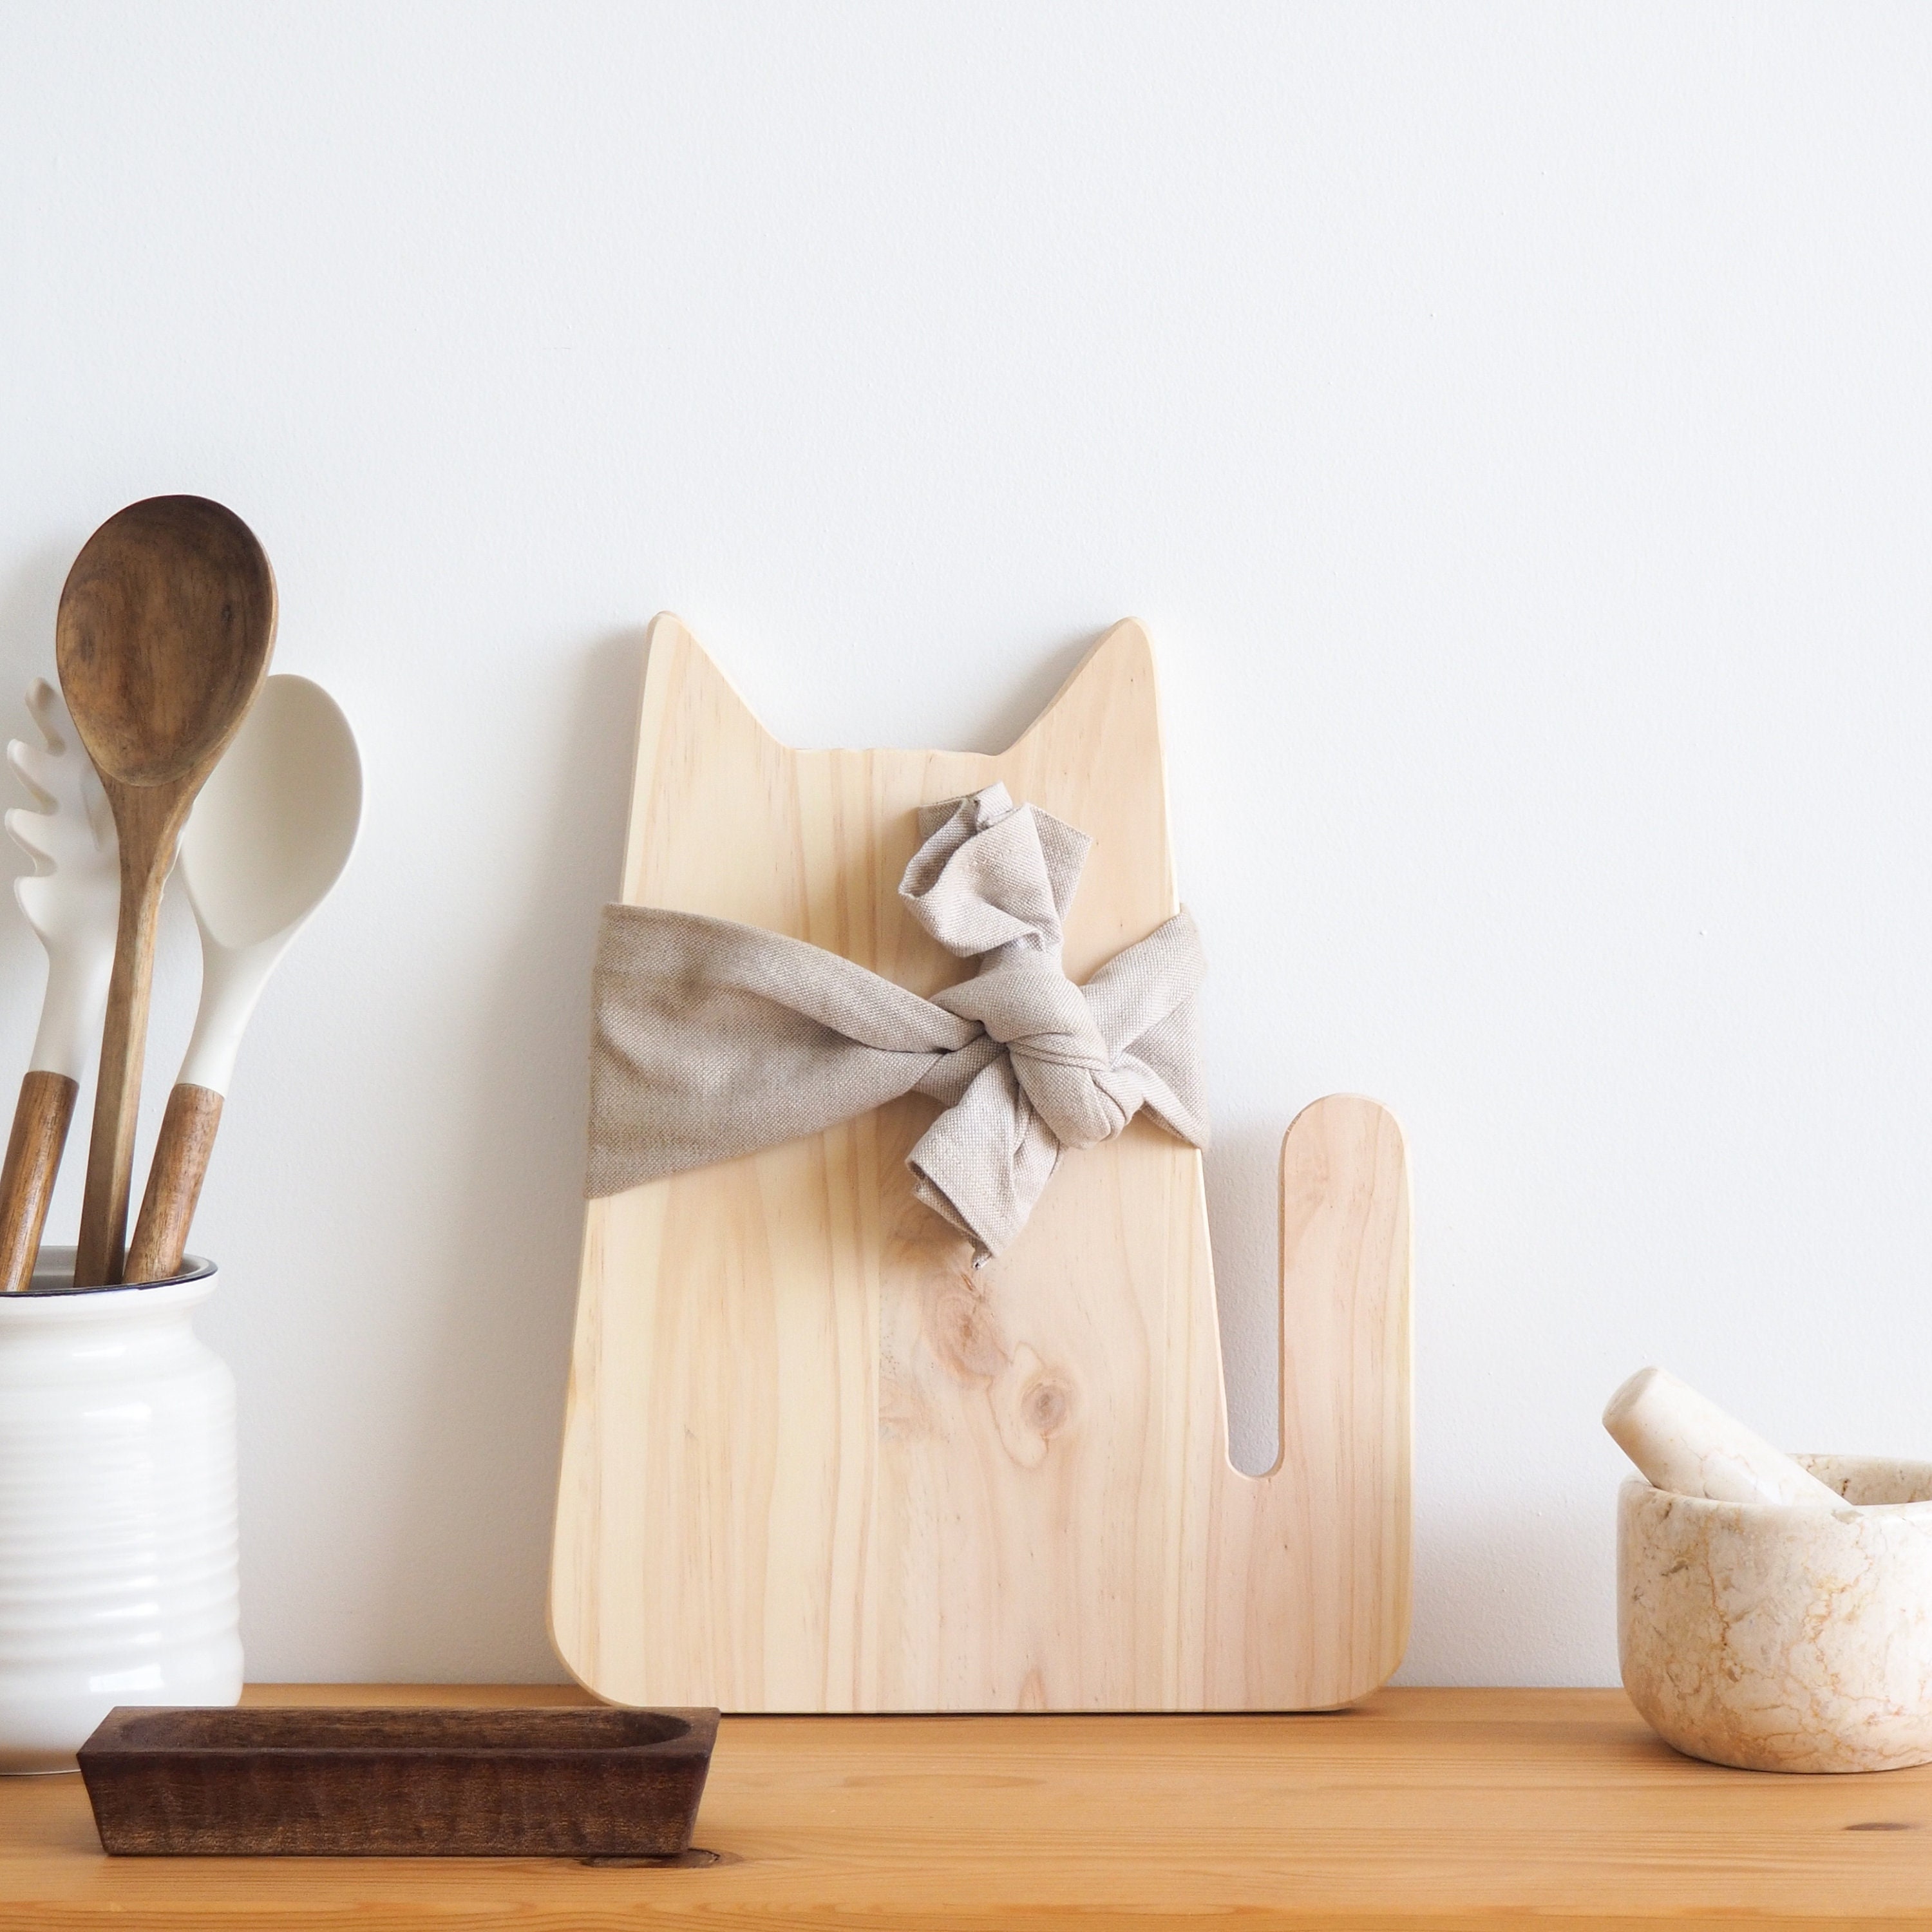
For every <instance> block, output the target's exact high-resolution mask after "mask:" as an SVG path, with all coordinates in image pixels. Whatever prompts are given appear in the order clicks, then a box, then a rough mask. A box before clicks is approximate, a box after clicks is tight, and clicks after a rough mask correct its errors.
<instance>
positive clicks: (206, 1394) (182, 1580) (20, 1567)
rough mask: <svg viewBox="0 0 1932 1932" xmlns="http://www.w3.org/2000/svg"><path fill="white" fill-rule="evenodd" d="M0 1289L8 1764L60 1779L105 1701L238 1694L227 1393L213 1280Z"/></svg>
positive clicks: (52, 1258) (188, 1700)
mask: <svg viewBox="0 0 1932 1932" xmlns="http://www.w3.org/2000/svg"><path fill="white" fill-rule="evenodd" d="M193 1266H195V1267H196V1268H198V1269H199V1272H197V1273H195V1274H190V1275H187V1276H185V1277H183V1278H181V1279H178V1280H174V1281H171V1282H163V1283H157V1284H156V1285H154V1286H151V1287H145V1288H123V1289H94V1290H86V1291H82V1292H68V1293H61V1292H56V1291H55V1289H54V1286H53V1284H54V1283H55V1281H56V1280H58V1278H59V1271H60V1269H61V1268H62V1267H65V1268H67V1269H68V1271H69V1272H70V1274H71V1268H72V1258H71V1251H69V1252H65V1253H63V1251H60V1250H49V1251H48V1253H47V1254H46V1259H45V1265H44V1272H43V1274H41V1275H38V1276H37V1277H36V1278H35V1286H36V1288H37V1289H40V1291H41V1292H34V1293H31V1294H27V1295H8V1296H5V1297H0V1772H34V1771H51V1770H71V1769H73V1767H74V1752H75V1751H76V1750H77V1749H78V1748H79V1747H80V1745H81V1744H82V1743H83V1742H85V1740H86V1738H87V1737H88V1736H89V1733H91V1732H92V1730H94V1728H95V1726H96V1725H97V1724H99V1722H100V1721H101V1719H102V1718H104V1717H105V1716H106V1715H107V1712H109V1711H110V1709H112V1708H113V1706H115V1705H116V1704H233V1703H235V1702H236V1700H238V1699H239V1697H240V1696H241V1694H242V1642H241V1636H240V1632H239V1623H238V1610H239V1605H238V1597H237V1590H236V1475H235V1385H234V1382H233V1378H232V1377H231V1376H229V1373H228V1370H227V1369H226V1367H224V1366H223V1364H222V1363H221V1362H220V1361H219V1360H218V1359H217V1358H216V1357H215V1356H214V1355H212V1354H211V1353H210V1352H209V1351H208V1349H206V1348H205V1347H204V1346H202V1343H200V1342H199V1340H197V1339H196V1336H195V1333H194V1330H193V1325H192V1321H191V1316H192V1312H193V1310H194V1309H195V1308H196V1307H198V1306H199V1304H201V1303H202V1302H203V1301H206V1300H207V1298H208V1296H209V1295H211V1293H212V1292H214V1286H215V1280H216V1277H215V1272H214V1270H213V1269H212V1268H206V1267H205V1266H204V1265H199V1264H195V1265H193Z"/></svg>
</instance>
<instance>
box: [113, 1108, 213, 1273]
mask: <svg viewBox="0 0 1932 1932" xmlns="http://www.w3.org/2000/svg"><path fill="white" fill-rule="evenodd" d="M220 1124H221V1096H220V1094H217V1093H216V1092H215V1091H214V1088H211V1087H197V1086H196V1085H194V1083H193V1082H192V1081H188V1080H184V1081H181V1082H178V1083H177V1085H175V1088H174V1089H173V1091H172V1092H171V1093H170V1094H169V1095H168V1105H167V1111H166V1112H165V1113H163V1115H162V1116H161V1133H160V1139H158V1140H157V1141H156V1142H155V1143H154V1166H151V1168H149V1169H148V1191H147V1193H145V1195H143V1196H142V1197H141V1213H140V1217H139V1220H136V1222H135V1223H134V1238H133V1241H131V1242H130V1244H128V1248H127V1280H130V1281H166V1280H167V1279H168V1277H169V1276H170V1275H174V1274H179V1273H180V1271H181V1256H183V1255H184V1254H185V1253H187V1231H188V1229H189V1228H190V1226H192V1225H193V1220H194V1209H195V1203H196V1202H198V1201H199V1199H201V1184H202V1180H203V1179H204V1178H205V1176H206V1175H207V1173H208V1155H209V1154H211V1152H212V1151H214V1130H215V1129H216V1128H217V1127H220Z"/></svg>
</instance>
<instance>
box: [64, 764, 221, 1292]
mask: <svg viewBox="0 0 1932 1932" xmlns="http://www.w3.org/2000/svg"><path fill="white" fill-rule="evenodd" d="M155 789H156V790H158V789H159V787H156V788H155ZM124 796H125V794H124ZM135 796H136V802H135V803H133V804H132V805H129V806H128V807H127V808H126V809H125V811H124V810H123V809H122V808H121V805H120V803H119V802H118V801H117V803H116V808H115V826H116V829H118V831H119V832H120V835H121V924H120V929H119V931H118V932H117V933H116V934H115V940H114V976H113V978H112V979H111V980H109V982H108V983H107V1025H106V1027H105V1028H104V1030H103V1031H102V1034H101V1084H100V1085H99V1086H98V1088H96V1090H95V1096H94V1130H93V1135H92V1139H89V1142H88V1144H87V1190H86V1193H85V1194H83V1196H82V1197H81V1204H80V1245H79V1247H78V1249H77V1251H76V1253H75V1256H74V1286H75V1287H77V1288H99V1287H101V1286H109V1285H111V1284H113V1283H117V1282H118V1281H120V1280H121V1278H122V1277H121V1264H122V1262H123V1260H124V1258H125V1256H126V1254H127V1194H128V1190H129V1188H130V1184H131V1183H132V1179H133V1166H134V1127H135V1123H136V1121H137V1119H138V1118H139V1115H140V1110H141V1063H142V1058H143V1056H144V1055H145V1053H146V1051H147V1045H148V993H149V992H150V991H151V989H152V986H153V983H154V927H155V925H156V923H157V920H158V919H159V917H160V910H161V887H162V886H163V883H165V882H166V878H167V875H168V867H169V864H170V863H171V862H172V859H173V857H174V846H175V838H176V836H177V835H178V833H179V832H180V829H181V820H182V819H183V818H184V817H186V816H187V805H188V804H189V803H191V802H192V800H191V799H184V800H182V801H181V802H180V804H179V806H178V809H176V810H175V811H174V812H173V813H172V822H170V821H169V817H168V816H167V814H166V806H167V805H168V804H169V803H172V801H162V800H158V799H157V800H155V801H153V802H149V801H148V800H147V799H141V798H140V797H139V794H138V793H137V794H136V795H135Z"/></svg>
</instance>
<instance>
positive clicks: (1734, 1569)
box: [1617, 1456, 1932, 1772]
mask: <svg viewBox="0 0 1932 1932" xmlns="http://www.w3.org/2000/svg"><path fill="white" fill-rule="evenodd" d="M1796 1460H1798V1461H1799V1462H1800V1463H1802V1464H1803V1465H1804V1466H1805V1468H1806V1469H1809V1470H1810V1471H1811V1473H1812V1475H1814V1476H1816V1477H1817V1478H1818V1479H1819V1481H1820V1482H1823V1483H1825V1484H1829V1487H1832V1489H1835V1490H1837V1491H1838V1493H1839V1494H1840V1495H1841V1496H1843V1498H1844V1499H1845V1500H1846V1505H1847V1507H1846V1508H1843V1509H1825V1508H1815V1509H1814V1508H1805V1507H1803V1506H1802V1505H1793V1504H1783V1503H1714V1502H1706V1501H1705V1500H1704V1499H1703V1498H1701V1497H1697V1496H1673V1495H1671V1494H1670V1493H1669V1492H1668V1491H1667V1490H1657V1489H1653V1488H1652V1487H1651V1486H1650V1484H1648V1483H1646V1482H1645V1481H1643V1479H1642V1478H1634V1479H1633V1480H1632V1481H1629V1482H1627V1483H1625V1484H1624V1486H1623V1489H1622V1493H1620V1494H1619V1496H1618V1499H1617V1652H1618V1655H1619V1660H1620V1661H1621V1662H1622V1667H1623V1676H1624V1688H1625V1690H1626V1691H1628V1692H1629V1693H1630V1696H1631V1702H1632V1703H1634V1704H1635V1705H1636V1706H1637V1709H1638V1710H1639V1711H1640V1712H1641V1713H1642V1714H1643V1717H1644V1718H1645V1719H1646V1721H1648V1722H1649V1724H1651V1725H1652V1727H1653V1728H1654V1729H1655V1730H1656V1731H1657V1733H1658V1735H1659V1736H1661V1738H1662V1739H1664V1742H1666V1743H1667V1744H1670V1745H1675V1746H1676V1748H1677V1749H1678V1750H1679V1751H1683V1752H1685V1753H1687V1754H1688V1755H1689V1756H1691V1757H1701V1758H1706V1759H1708V1760H1709V1761H1710V1762H1711V1763H1713V1764H1729V1765H1736V1766H1740V1767H1742V1769H1745V1770H1747V1771H1799V1772H1817V1771H1896V1770H1898V1769H1902V1768H1903V1766H1906V1765H1911V1764H1924V1763H1932V1463H1896V1462H1890V1461H1886V1460H1882V1459H1879V1458H1876V1457H1864V1456H1800V1457H1798V1458H1797V1459H1796ZM1853 1504H1861V1505H1867V1507H1864V1508H1852V1507H1850V1505H1853ZM1872 1505H1876V1507H1871V1506H1872Z"/></svg>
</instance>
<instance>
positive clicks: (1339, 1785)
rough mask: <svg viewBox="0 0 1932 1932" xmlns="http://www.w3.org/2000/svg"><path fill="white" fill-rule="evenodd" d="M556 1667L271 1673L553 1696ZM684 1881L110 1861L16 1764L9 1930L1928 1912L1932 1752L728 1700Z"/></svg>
mask: <svg viewBox="0 0 1932 1932" xmlns="http://www.w3.org/2000/svg"><path fill="white" fill-rule="evenodd" d="M580 1697H581V1694H580V1693H577V1692H574V1691H568V1690H559V1689H555V1688H540V1689H539V1688H488V1689H482V1688H474V1687H462V1688H446V1687H420V1686H413V1687H397V1686H366V1685H365V1686H356V1687H347V1686H342V1685H311V1686H299V1687H296V1686H277V1687H261V1688H256V1689H255V1690H254V1691H251V1693H250V1700H251V1702H256V1703H295V1702H304V1703H574V1702H577V1701H580ZM697 1843H698V1845H699V1846H701V1847H703V1850H704V1852H707V1853H710V1854H715V1861H711V1860H706V1861H703V1862H697V1861H694V1862H693V1863H692V1864H690V1865H688V1866H686V1867H683V1868H681V1869H667V1868H665V1867H661V1866H650V1867H643V1868H638V1867H622V1868H614V1869H613V1868H611V1867H588V1866H585V1865H583V1864H576V1863H571V1862H554V1863H553V1862H545V1861H535V1860H502V1861H496V1860H476V1861H437V1860H433V1859H422V1860H361V1859H341V1860H330V1859H302V1860H294V1859H292V1860H287V1861H281V1860H274V1861H270V1860H250V1859H241V1858H232V1859H214V1858H210V1859H152V1860H150V1859H137V1858H118V1859H111V1858H107V1857H105V1856H104V1855H102V1853H101V1850H100V1849H99V1845H98V1841H96V1839H95V1835H94V1826H93V1821H92V1816H91V1814H89V1811H88V1807H87V1799H86V1793H85V1792H84V1791H83V1789H82V1787H81V1784H80V1780H79V1778H23V1779H0V1927H32V1928H34V1932H67V1928H72V1927H92V1926H109V1925H112V1926H115V1927H124V1928H127V1932H143V1928H149V1927H196V1928H202V1927H208V1928H215V1927H251V1928H254V1927H264V1928H266V1927H278V1926H300V1927H308V1928H312V1932H326V1929H327V1928H335V1927H343V1928H347V1927H356V1928H358V1932H371V1928H379V1927H392V1926H403V1925H411V1926H416V1925H422V1926H430V1927H451V1928H455V1927H461V1928H463V1932H471V1928H481V1927H497V1926H502V1927H517V1928H518V1932H563V1928H565V1927H568V1928H571V1932H579V1928H581V1932H607V1928H616V1927H625V1926H659V1925H685V1926H697V1927H718V1928H724V1927H729V1928H733V1932H742V1928H747V1927H778V1926H808V1927H814V1926H819V1927H830V1926H838V1927H842V1928H847V1932H850V1928H852V1927H874V1928H878V1932H904V1929H906V1928H917V1927H941V1926H945V1927H974V1928H984V1932H1019V1928H1023V1927H1035V1926H1042V1927H1043V1926H1056V1927H1065V1926H1069V1925H1083V1924H1085V1925H1127V1926H1134V1927H1153V1926H1182V1925H1186V1926H1189V1927H1200V1926H1201V1925H1202V1924H1208V1923H1213V1922H1215V1921H1217V1920H1221V1919H1226V1920H1229V1921H1235V1922H1237V1923H1238V1924H1240V1925H1241V1926H1242V1927H1244V1928H1248V1927H1268V1926H1277V1925H1279V1926H1316V1925H1322V1926H1343V1927H1397V1926H1402V1927H1421V1926H1426V1927H1438V1928H1441V1927H1475V1926H1494V1925H1496V1924H1499V1923H1504V1922H1508V1923H1523V1922H1528V1923H1538V1922H1559V1923H1562V1924H1569V1925H1583V1924H1588V1925H1592V1926H1647V1925H1654V1924H1658V1923H1659V1922H1660V1921H1676V1922H1679V1923H1699V1922H1703V1923H1723V1924H1728V1925H1739V1924H1745V1925H1767V1926H1808V1927H1816V1926H1824V1925H1829V1926H1833V1927H1841V1926H1844V1927H1849V1926H1861V1925H1876V1924H1903V1923H1910V1922H1916V1921H1932V1767H1928V1768H1927V1769H1924V1770H1921V1771H1903V1772H1888V1773H1883V1774H1876V1775H1868V1776H1861V1777H1843V1778H1780V1777H1776V1776H1771V1775H1754V1774H1753V1773H1751V1772H1732V1771H1721V1770H1718V1769H1715V1768H1713V1767H1712V1766H1707V1765H1700V1764H1694V1763H1691V1761H1690V1760H1688V1759H1685V1758H1681V1757H1678V1756H1676V1754H1674V1753H1673V1752H1672V1751H1670V1750H1668V1749H1667V1748H1666V1747H1665V1746H1664V1745H1662V1744H1661V1743H1660V1742H1658V1740H1657V1739H1655V1738H1654V1737H1653V1736H1652V1735H1651V1733H1649V1731H1648V1730H1646V1728H1645V1727H1644V1726H1643V1724H1642V1723H1641V1722H1640V1721H1639V1719H1638V1718H1637V1717H1636V1715H1634V1712H1632V1711H1631V1708H1630V1706H1629V1705H1628V1703H1627V1702H1626V1701H1625V1699H1624V1697H1623V1695H1622V1693H1621V1692H1619V1691H1419V1690H1394V1691H1382V1692H1379V1693H1378V1694H1376V1696H1375V1697H1371V1698H1370V1699H1369V1700H1367V1703H1364V1704H1363V1705H1361V1706H1358V1708H1357V1709H1355V1710H1353V1711H1351V1712H1339V1713H1335V1714H1333V1715H1325V1716H1307V1717H1212V1718H1187V1717H1102V1718H1074V1717H1019V1718H843V1717H841V1718H727V1720H726V1721H725V1723H724V1727H723V1728H722V1730H721V1731H720V1733H719V1735H718V1751H717V1756H716V1758H715V1762H714V1765H713V1768H712V1775H711V1782H710V1786H709V1789H708V1790H707V1791H706V1794H705V1799H704V1805H703V1810H702V1811H701V1812H700V1815H699V1819H698V1828H697Z"/></svg>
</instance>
